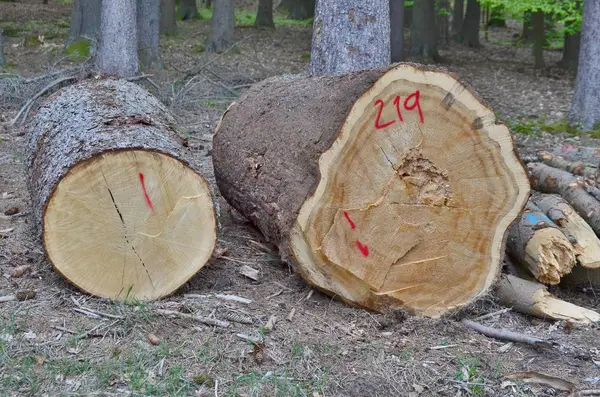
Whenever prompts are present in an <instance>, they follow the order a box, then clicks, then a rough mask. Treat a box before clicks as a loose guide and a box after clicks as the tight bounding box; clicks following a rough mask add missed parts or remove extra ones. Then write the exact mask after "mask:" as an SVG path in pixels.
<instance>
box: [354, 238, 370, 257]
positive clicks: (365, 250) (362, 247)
mask: <svg viewBox="0 0 600 397" xmlns="http://www.w3.org/2000/svg"><path fill="white" fill-rule="evenodd" d="M356 246H357V247H358V249H359V250H360V252H362V254H363V255H364V256H369V247H367V245H366V244H365V245H362V243H361V242H360V241H358V240H357V241H356Z"/></svg>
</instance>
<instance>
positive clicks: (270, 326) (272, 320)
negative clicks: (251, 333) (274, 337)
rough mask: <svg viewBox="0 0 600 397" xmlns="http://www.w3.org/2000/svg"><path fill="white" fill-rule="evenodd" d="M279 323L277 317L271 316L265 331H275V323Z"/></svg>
mask: <svg viewBox="0 0 600 397" xmlns="http://www.w3.org/2000/svg"><path fill="white" fill-rule="evenodd" d="M276 322H277V317H275V316H274V315H270V316H269V319H268V320H267V323H266V324H265V326H264V328H263V329H264V330H265V332H271V331H273V330H274V329H275V323H276Z"/></svg>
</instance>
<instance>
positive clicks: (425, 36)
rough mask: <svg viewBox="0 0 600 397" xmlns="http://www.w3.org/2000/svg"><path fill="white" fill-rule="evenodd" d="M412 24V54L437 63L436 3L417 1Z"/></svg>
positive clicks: (432, 1) (429, 0)
mask: <svg viewBox="0 0 600 397" xmlns="http://www.w3.org/2000/svg"><path fill="white" fill-rule="evenodd" d="M412 22H413V23H412V28H411V35H410V40H411V43H410V45H411V49H410V53H411V54H413V55H421V56H424V57H427V58H429V59H431V60H432V61H434V62H437V61H438V60H439V55H438V50H437V28H436V26H435V24H436V23H435V22H436V17H435V1H434V0H415V2H414V4H413V21H412Z"/></svg>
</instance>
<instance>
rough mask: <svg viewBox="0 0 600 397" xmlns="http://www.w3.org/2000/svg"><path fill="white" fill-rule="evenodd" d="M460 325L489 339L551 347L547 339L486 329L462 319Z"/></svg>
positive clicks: (490, 328) (483, 326)
mask: <svg viewBox="0 0 600 397" xmlns="http://www.w3.org/2000/svg"><path fill="white" fill-rule="evenodd" d="M462 323H463V324H464V325H465V326H467V328H470V329H472V330H473V331H476V332H479V333H480V334H483V335H485V336H487V337H490V338H494V339H498V340H504V341H509V342H517V343H527V344H529V345H534V346H552V342H550V340H548V339H540V338H536V337H534V336H529V335H525V334H520V333H518V332H513V331H504V330H500V329H496V328H492V327H487V326H485V325H481V324H479V323H476V322H474V321H471V320H467V319H463V320H462Z"/></svg>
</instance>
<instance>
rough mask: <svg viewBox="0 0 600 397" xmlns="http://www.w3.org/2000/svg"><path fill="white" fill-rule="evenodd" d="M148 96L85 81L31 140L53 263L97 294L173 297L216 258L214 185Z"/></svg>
mask: <svg viewBox="0 0 600 397" xmlns="http://www.w3.org/2000/svg"><path fill="white" fill-rule="evenodd" d="M172 124H173V119H172V117H171V116H170V115H169V114H168V113H167V110H166V108H165V107H164V106H163V105H162V104H161V103H160V102H159V101H158V100H157V99H156V98H154V97H152V96H151V95H150V94H149V93H147V92H146V91H145V90H143V89H142V88H141V87H139V86H137V85H135V84H133V83H128V82H125V81H121V80H113V79H106V80H97V81H84V82H83V83H80V84H77V85H74V86H70V87H67V88H65V89H63V90H61V91H59V92H58V93H57V94H55V95H54V96H53V97H51V98H50V99H49V100H48V101H47V102H46V103H45V104H44V105H42V106H41V108H40V109H39V111H38V112H37V115H36V117H35V118H34V120H33V121H32V123H31V125H30V126H29V129H28V130H29V131H28V141H27V148H28V158H27V164H28V171H29V178H28V179H29V189H30V193H31V198H32V202H33V208H34V215H35V220H36V225H37V226H39V232H40V233H39V237H41V239H42V242H43V245H44V248H45V251H46V254H47V257H48V259H49V260H50V262H52V264H53V265H54V267H55V268H56V270H58V271H59V272H60V273H61V274H62V275H64V276H65V277H66V278H67V279H68V280H70V281H71V282H72V283H73V284H75V285H76V286H77V287H79V288H81V289H83V290H84V291H87V292H89V293H91V294H94V295H97V296H101V297H106V298H113V299H125V298H137V299H153V298H159V297H162V296H165V295H168V294H170V293H171V292H173V291H175V290H176V289H177V288H179V287H180V286H181V285H182V284H183V283H185V282H186V281H187V280H188V279H189V278H190V277H192V276H193V275H194V274H195V273H196V272H197V271H198V270H200V268H202V267H203V266H204V265H205V264H206V263H207V261H208V260H209V259H210V257H211V254H212V251H213V248H214V246H215V243H216V217H215V213H214V210H213V201H212V197H211V192H210V189H209V186H208V184H207V183H206V181H205V180H204V178H203V177H202V176H201V175H200V174H199V173H198V172H197V171H196V170H195V169H193V168H192V166H191V165H190V164H189V163H188V162H187V161H186V160H185V156H184V153H183V152H182V149H181V146H180V145H179V144H178V143H177V142H176V141H175V140H174V139H176V138H177V137H176V135H175V134H174V132H173V131H172V128H171V127H170V126H171V125H172Z"/></svg>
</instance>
